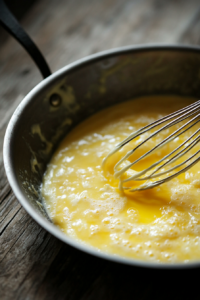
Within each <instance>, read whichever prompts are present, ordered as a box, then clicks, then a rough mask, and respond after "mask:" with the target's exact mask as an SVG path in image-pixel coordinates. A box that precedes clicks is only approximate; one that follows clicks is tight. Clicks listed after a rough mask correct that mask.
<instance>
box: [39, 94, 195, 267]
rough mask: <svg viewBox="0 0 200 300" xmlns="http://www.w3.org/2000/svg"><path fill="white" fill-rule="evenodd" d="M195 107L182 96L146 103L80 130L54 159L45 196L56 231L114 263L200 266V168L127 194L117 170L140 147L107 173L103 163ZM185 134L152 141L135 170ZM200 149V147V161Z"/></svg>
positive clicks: (123, 107)
mask: <svg viewBox="0 0 200 300" xmlns="http://www.w3.org/2000/svg"><path fill="white" fill-rule="evenodd" d="M194 101H195V100H194V99H188V98H183V97H176V96H155V97H143V98H138V99H134V100H131V101H127V102H123V103H121V104H118V105H115V106H112V107H109V108H107V109H105V110H102V111H100V112H99V113H97V114H95V115H93V116H92V117H90V118H88V119H87V120H85V121H84V122H82V123H81V124H79V125H78V126H77V127H76V128H74V129H73V130H72V131H71V132H70V133H69V134H68V135H67V136H66V138H65V139H64V140H63V141H62V143H61V144H60V145H59V147H58V149H57V151H56V152H55V153H54V155H53V157H52V160H51V162H50V163H49V165H48V168H47V171H46V173H45V175H44V178H43V185H42V195H43V198H44V203H45V206H46V209H47V212H48V214H49V216H50V218H51V219H52V221H53V223H54V224H55V225H57V226H58V227H59V228H60V229H61V230H62V231H63V232H64V233H66V234H67V235H68V236H70V237H72V238H74V239H76V240H79V241H80V242H81V243H86V244H88V245H90V246H91V247H95V248H97V249H98V250H99V251H102V252H106V253H110V254H113V255H119V256H122V257H127V258H132V259H138V260H143V261H151V262H161V263H162V262H165V263H178V262H189V261H192V260H197V259H200V164H199V163H197V164H196V165H195V166H193V167H192V168H191V169H190V170H188V171H186V172H185V173H183V174H181V175H179V176H178V177H176V178H174V179H173V180H171V181H169V182H167V183H164V184H162V185H160V186H158V187H155V188H153V189H149V190H145V191H137V192H126V191H125V192H123V191H120V190H119V188H118V184H119V179H117V178H114V176H113V168H114V165H115V163H116V162H117V161H118V160H119V159H120V158H121V157H122V156H123V155H124V154H125V153H126V151H128V150H130V149H132V148H133V147H134V145H137V143H138V142H139V141H140V140H138V139H137V140H136V141H133V142H132V143H129V144H128V145H127V146H126V147H125V148H124V149H123V150H122V151H120V152H118V153H116V154H115V155H113V156H112V157H111V158H110V159H108V161H107V162H106V164H105V166H104V168H102V160H103V158H105V157H106V156H107V154H108V153H109V152H110V151H111V150H112V149H113V148H114V146H115V145H116V144H118V143H119V142H121V141H122V140H124V139H125V138H126V137H128V136H129V134H131V132H133V131H136V130H137V129H139V128H141V127H142V126H145V125H147V124H149V123H150V122H153V121H155V120H157V119H159V118H161V117H163V116H165V115H167V114H169V113H171V112H173V111H176V110H178V109H180V108H182V107H184V106H186V105H189V104H191V103H193V102H194ZM179 127H180V124H177V125H175V126H174V127H173V128H172V129H168V130H167V131H166V132H163V133H161V134H159V136H158V137H156V138H154V139H152V140H151V141H149V142H148V143H147V144H145V145H144V146H143V147H142V148H141V149H140V150H138V151H136V152H135V153H134V155H133V156H132V157H131V158H130V162H131V161H133V160H134V159H136V158H138V157H140V156H141V155H142V154H143V153H145V152H147V151H148V150H150V149H151V148H152V147H153V146H155V145H156V144H157V143H158V142H159V141H161V140H162V139H163V138H165V137H166V136H168V135H169V134H170V133H171V132H172V131H174V130H175V129H177V128H179ZM194 130H196V128H195V129H194V128H192V129H190V130H188V131H187V132H186V133H185V134H184V135H182V136H180V138H177V139H176V140H175V141H172V142H170V143H169V144H168V145H167V146H166V147H163V148H161V149H159V150H158V151H156V152H155V153H153V154H152V155H151V156H149V157H148V158H147V159H144V160H143V161H141V162H140V163H138V164H136V165H135V166H134V167H133V171H135V170H136V171H139V170H142V169H143V168H144V167H146V166H147V165H149V164H151V163H153V162H155V161H156V160H158V159H160V158H161V157H163V156H164V155H166V154H167V153H169V151H171V150H172V149H173V147H174V145H175V146H177V145H179V144H181V143H182V142H183V141H184V140H185V139H187V138H188V137H189V136H190V135H191V133H192V132H194ZM198 149H199V147H198V145H197V146H195V149H193V150H192V151H193V153H194V152H195V151H197V150H198ZM189 155H191V153H189V154H188V157H189ZM186 157H187V155H186V156H185V157H184V159H186ZM124 176H127V174H125V175H124ZM129 184H130V185H131V186H132V185H133V186H138V184H139V183H138V182H131V183H129Z"/></svg>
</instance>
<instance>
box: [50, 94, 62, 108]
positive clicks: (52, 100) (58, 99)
mask: <svg viewBox="0 0 200 300" xmlns="http://www.w3.org/2000/svg"><path fill="white" fill-rule="evenodd" d="M49 101H50V104H51V105H52V106H54V107H57V106H59V105H60V104H61V97H60V96H59V95H58V94H53V95H51V97H50V98H49Z"/></svg>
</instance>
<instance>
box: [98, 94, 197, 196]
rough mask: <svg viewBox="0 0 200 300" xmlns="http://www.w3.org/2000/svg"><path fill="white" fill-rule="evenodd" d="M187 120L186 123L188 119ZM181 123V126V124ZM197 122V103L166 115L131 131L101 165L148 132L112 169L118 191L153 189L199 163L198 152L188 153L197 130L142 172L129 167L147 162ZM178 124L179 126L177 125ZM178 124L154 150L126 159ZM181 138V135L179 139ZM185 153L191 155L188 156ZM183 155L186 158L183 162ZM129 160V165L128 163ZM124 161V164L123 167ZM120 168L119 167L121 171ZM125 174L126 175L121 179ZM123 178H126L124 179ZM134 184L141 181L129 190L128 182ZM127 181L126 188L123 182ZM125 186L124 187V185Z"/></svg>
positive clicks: (195, 140)
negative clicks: (117, 181) (142, 161)
mask: <svg viewBox="0 0 200 300" xmlns="http://www.w3.org/2000/svg"><path fill="white" fill-rule="evenodd" d="M188 119H189V120H188ZM184 120H185V122H182V121H184ZM180 122H181V123H180ZM198 122H200V100H199V101H197V102H195V103H193V104H191V105H189V106H186V107H184V108H182V109H180V110H178V111H176V112H174V113H172V114H169V115H167V116H165V117H164V118H161V119H159V120H157V121H155V122H153V123H151V124H149V125H147V126H144V127H143V128H141V129H139V130H137V131H135V132H133V133H132V134H130V135H129V137H127V138H126V139H125V140H123V141H122V142H121V143H119V144H118V145H117V146H116V147H115V148H114V149H113V150H112V151H111V152H110V153H109V154H108V155H107V157H106V158H104V160H103V165H105V163H106V161H107V160H108V158H109V157H111V156H112V155H113V154H114V153H116V152H118V151H120V150H121V149H122V148H123V147H124V146H125V145H127V144H128V143H130V142H131V141H133V140H135V139H137V138H141V137H142V135H143V134H146V133H149V132H150V134H149V135H148V137H147V138H146V139H143V140H142V141H141V142H140V143H139V144H137V145H136V146H135V147H134V148H133V149H131V150H130V151H128V152H127V153H126V154H125V155H124V156H123V157H122V158H121V159H120V160H119V161H118V162H117V163H116V165H115V166H114V176H115V177H116V178H119V180H120V184H119V187H120V189H121V190H128V191H131V192H133V191H140V190H146V189H151V188H154V187H156V186H158V185H160V184H162V183H165V182H167V181H169V180H171V179H173V178H174V177H176V176H178V175H180V174H181V173H183V172H186V171H187V170H188V169H190V168H191V167H192V166H194V165H195V164H196V163H197V162H198V161H199V160H200V157H199V152H200V150H197V152H195V153H192V154H190V152H189V151H190V150H191V149H192V148H194V146H195V145H197V143H198V142H199V141H200V128H199V129H197V130H196V131H194V132H192V133H191V135H190V136H189V137H188V138H187V139H185V140H184V141H183V142H182V143H181V144H180V145H178V146H177V147H176V148H175V149H173V150H172V151H171V152H170V153H168V154H167V155H165V156H164V157H162V158H161V159H159V160H158V161H156V162H155V163H153V164H152V165H150V166H148V167H147V168H145V169H144V170H142V171H138V172H136V171H134V170H133V169H132V167H133V166H134V165H135V164H137V163H138V162H140V161H141V160H143V159H144V158H145V159H146V158H147V157H148V156H149V155H151V154H152V153H153V152H155V151H157V150H158V149H160V148H162V147H164V146H165V145H166V144H168V143H170V142H172V141H174V140H175V139H177V138H179V137H180V136H181V135H184V133H186V131H188V130H190V129H191V128H192V127H193V126H195V125H196V124H197V123H198ZM179 123H180V124H179ZM176 124H178V126H179V125H180V126H179V127H178V128H177V129H175V131H173V132H172V133H171V134H169V135H168V136H167V137H166V138H164V139H163V140H162V141H161V142H159V143H158V144H157V145H156V146H155V147H153V148H152V149H150V150H149V151H147V152H146V153H144V154H143V155H141V156H140V157H139V158H137V159H136V160H134V161H132V162H130V161H128V159H129V158H130V156H131V155H133V153H134V152H135V151H136V150H138V149H139V148H140V147H142V146H144V144H145V143H147V142H148V141H149V140H150V139H152V138H154V137H156V136H158V135H159V134H160V133H162V132H163V131H164V130H166V129H168V128H170V127H172V126H175V125H176ZM182 137H184V136H182ZM186 154H190V155H189V156H188V155H186ZM184 156H185V159H183V158H184ZM180 158H182V159H183V160H181V162H180V163H179V162H178V163H177V164H176V165H175V164H174V162H176V161H177V160H179V159H180ZM127 161H128V163H127ZM125 162H126V164H125ZM120 166H121V168H120ZM124 175H126V176H124ZM124 177H125V178H124ZM133 181H144V183H142V184H141V185H140V186H137V187H135V188H134V187H132V186H129V185H130V182H133ZM128 182H129V185H128V186H127V184H126V183H128ZM124 184H125V186H124Z"/></svg>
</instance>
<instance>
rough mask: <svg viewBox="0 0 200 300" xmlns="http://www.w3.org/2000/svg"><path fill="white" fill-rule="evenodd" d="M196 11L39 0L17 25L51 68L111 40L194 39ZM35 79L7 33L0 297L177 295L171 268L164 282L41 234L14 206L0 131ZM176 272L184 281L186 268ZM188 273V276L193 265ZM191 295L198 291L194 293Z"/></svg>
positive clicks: (1, 83) (1, 66)
mask: <svg viewBox="0 0 200 300" xmlns="http://www.w3.org/2000/svg"><path fill="white" fill-rule="evenodd" d="M199 15H200V3H199V1H198V0H190V1H186V0H177V1H174V0H170V1H163V0H149V1H147V0H144V1H140V0H133V1H132V0H125V1H120V0H103V1H98V0H95V1H92V0H85V1H78V0H68V1H66V0H59V1H55V0H41V1H38V2H37V3H36V4H35V6H34V7H33V8H32V10H31V11H30V12H29V14H28V15H26V17H25V18H24V19H23V22H22V25H23V26H24V28H26V30H27V31H28V33H29V34H30V35H31V36H32V37H33V39H34V40H35V42H36V44H38V45H39V47H40V48H41V50H42V52H43V53H44V55H45V57H46V58H47V61H48V62H49V64H50V66H51V67H52V70H53V71H55V70H57V69H59V68H61V67H62V66H64V65H66V64H68V63H69V62H72V61H74V60H76V59H78V58H81V57H83V56H86V55H89V54H92V53H94V52H97V51H101V50H105V49H108V48H113V47H119V46H125V45H130V44H138V43H150V42H151V43H155V42H157V43H158V42H160V43H177V42H179V43H186V44H188V43H193V44H197V45H199V44H200V40H199V32H200V22H199ZM40 80H41V76H40V74H39V71H38V70H37V69H36V67H35V65H34V63H33V62H32V61H31V59H30V58H29V56H28V55H27V54H26V53H25V52H24V50H23V49H22V48H21V47H20V46H19V45H17V43H16V42H15V41H14V40H13V39H12V38H11V39H9V40H8V41H7V42H6V43H5V44H4V45H1V48H0V299H23V300H24V299H30V300H31V299H39V300H40V299H48V300H49V299H55V298H57V299H74V300H76V299H82V300H86V299H88V300H90V299H96V300H98V299H102V298H104V299H109V300H110V299H122V298H123V299H132V298H133V297H134V299H149V298H150V297H154V298H155V299H160V298H161V295H162V294H160V292H161V289H162V290H165V296H166V297H168V298H169V297H170V296H171V291H172V288H173V289H174V295H175V296H176V298H177V299H180V298H181V297H182V298H183V297H184V290H183V292H180V290H179V291H178V290H177V289H176V284H175V283H173V280H174V282H176V281H175V280H176V278H177V275H173V273H168V274H169V277H171V278H172V279H173V280H172V279H171V282H170V283H171V289H170V288H168V289H167V290H166V286H165V282H163V273H160V272H152V271H149V272H147V271H144V270H142V269H136V268H130V267H126V266H119V265H116V264H114V263H111V262H107V261H102V260H100V259H98V258H95V257H91V256H89V255H87V254H84V253H81V252H79V251H77V250H75V249H73V248H71V247H69V246H67V245H65V244H63V243H61V242H60V241H58V240H57V239H55V238H54V237H53V236H51V235H50V234H48V233H47V232H46V231H45V230H43V229H42V228H41V227H40V226H39V225H38V224H36V223H35V222H34V221H33V220H32V219H31V218H30V217H29V216H28V214H27V213H26V212H25V210H24V209H23V208H21V206H20V204H19V203H18V201H17V199H16V198H15V196H14V195H13V193H12V192H11V191H10V187H9V185H8V183H7V179H6V176H5V172H4V168H3V161H2V145H3V137H4V133H5V129H6V126H7V123H8V120H9V119H10V117H11V115H12V113H13V111H14V109H15V108H16V107H17V105H18V104H19V103H20V101H21V99H22V98H23V97H24V95H26V94H27V93H28V92H29V91H30V90H31V89H32V88H33V87H34V86H35V85H36V84H37V83H38V82H39V81H40ZM164 274H165V273H164ZM176 274H178V276H181V278H182V283H183V285H184V284H185V286H186V279H185V278H188V273H184V274H187V276H186V275H183V273H180V272H179V273H176ZM195 274H196V275H195ZM190 275H191V277H192V278H193V280H194V283H195V282H196V281H195V279H196V278H198V277H197V273H195V272H194V271H193V272H191V273H190ZM184 276H185V277H184ZM195 276H196V277H195ZM155 278H156V279H155ZM158 285H160V288H158ZM187 287H188V290H190V289H191V286H190V285H189V284H188V285H187ZM192 291H193V292H194V291H195V289H194V288H193V290H192ZM162 293H163V292H162ZM180 296H181V297H180ZM163 298H165V297H163ZM192 299H197V296H196V295H195V293H194V294H193V297H192Z"/></svg>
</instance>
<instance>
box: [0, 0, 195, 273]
mask: <svg viewBox="0 0 200 300" xmlns="http://www.w3.org/2000/svg"><path fill="white" fill-rule="evenodd" d="M0 19H1V23H3V24H4V26H5V27H6V28H7V29H8V30H9V31H10V33H12V34H13V35H14V36H15V37H16V38H17V39H18V40H19V41H20V42H21V43H22V45H23V46H24V47H25V48H26V49H27V50H28V52H29V54H30V55H31V56H32V57H33V59H34V60H35V61H36V64H37V65H38V67H39V68H40V70H41V73H42V74H43V76H44V77H45V78H46V79H45V80H43V81H42V82H41V83H40V84H38V85H37V86H36V87H35V88H34V89H33V90H32V91H31V92H30V93H29V94H28V95H27V96H26V97H25V98H24V99H23V101H22V102H21V104H20V105H19V106H18V108H17V109H16V111H15V112H14V114H13V116H12V118H11V120H10V122H9V125H8V128H7V131H6V135H5V140H4V164H5V169H6V174H7V177H8V180H9V183H10V185H11V188H12V189H13V192H14V193H15V195H16V197H17V198H18V200H19V201H20V203H21V204H22V206H23V207H24V208H25V209H26V211H27V212H28V213H29V214H30V215H31V216H32V217H33V219H34V220H35V221H36V222H38V223H39V224H40V225H41V226H42V227H43V228H45V229H46V230H47V231H49V232H50V233H51V234H53V235H54V236H56V237H57V238H59V239H60V240H62V241H63V242H65V243H67V244H69V245H71V246H73V247H75V248H77V249H79V250H82V251H85V252H87V253H90V254H92V255H95V256H98V257H100V258H103V259H108V260H112V261H115V262H119V263H124V264H129V265H133V266H141V267H148V268H169V269H171V268H188V267H199V266H200V261H197V262H192V263H188V264H184V263H180V264H173V265H172V264H170V265H169V264H156V263H149V262H142V261H138V260H133V259H126V258H121V257H117V256H114V255H109V254H105V253H102V252H99V251H98V250H96V249H93V248H91V247H89V246H86V245H83V244H81V243H79V242H77V241H75V240H73V239H71V238H69V237H68V236H66V235H65V234H63V233H62V232H61V231H60V230H59V229H58V228H57V227H56V226H55V225H54V224H52V222H51V220H49V218H48V216H47V214H46V211H45V208H44V206H43V202H42V198H41V195H40V185H41V182H42V176H43V174H44V172H45V170H46V166H47V164H48V162H49V160H50V158H51V156H52V154H53V152H54V150H55V149H56V147H57V145H58V144H59V142H60V141H61V139H62V138H63V137H64V136H65V135H66V134H67V133H68V132H69V131H70V130H71V129H72V128H73V127H74V126H75V125H76V124H78V123H79V122H81V121H82V120H84V119H85V118H87V117H88V116H90V115H91V114H93V113H95V112H97V111H99V110H101V109H103V108H105V107H108V106H110V105H112V104H115V103H119V102H122V101H125V100H129V99H131V98H135V97H137V96H144V95H155V94H157V95H158V94H161V95H163V94H165V95H170V94H173V95H180V96H192V97H196V98H199V97H200V80H199V71H200V48H197V47H189V46H188V47H187V46H162V45H152V46H137V47H134V46H130V47H124V48H120V49H115V50H110V51H105V52H102V53H99V54H95V55H92V56H90V57H87V58H83V59H81V60H79V61H77V62H74V63H72V64H70V65H68V66H66V67H64V68H62V69H61V70H59V71H57V72H56V73H54V74H52V75H51V74H50V70H49V68H48V66H47V64H46V62H45V60H44V58H43V57H42V55H41V53H40V52H39V51H38V49H37V48H36V46H35V45H34V44H33V43H32V42H31V40H30V39H29V38H28V37H27V35H26V34H25V33H24V32H23V31H22V29H21V28H20V27H19V25H18V24H17V22H16V20H15V19H14V18H13V17H12V16H11V15H10V13H9V11H8V10H7V8H6V6H5V5H4V3H3V2H2V1H0Z"/></svg>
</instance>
